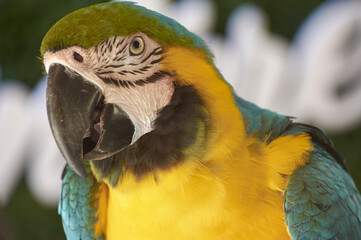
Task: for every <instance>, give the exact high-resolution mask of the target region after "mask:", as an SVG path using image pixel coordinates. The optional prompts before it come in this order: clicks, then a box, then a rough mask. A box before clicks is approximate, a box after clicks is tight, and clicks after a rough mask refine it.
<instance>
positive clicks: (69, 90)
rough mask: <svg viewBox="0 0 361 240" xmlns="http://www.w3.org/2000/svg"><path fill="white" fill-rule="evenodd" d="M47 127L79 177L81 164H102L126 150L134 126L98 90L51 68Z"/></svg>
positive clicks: (57, 66)
mask: <svg viewBox="0 0 361 240" xmlns="http://www.w3.org/2000/svg"><path fill="white" fill-rule="evenodd" d="M46 102H47V111H48V117H49V122H50V127H51V130H52V132H53V135H54V138H55V141H56V143H57V144H58V147H59V149H60V151H61V153H62V154H63V156H64V158H65V159H66V160H67V162H68V164H69V165H70V166H71V167H72V168H73V169H74V171H76V172H77V173H78V174H79V175H80V176H82V177H86V176H87V172H86V170H85V167H84V165H83V160H101V159H105V158H107V157H109V156H111V155H114V154H115V153H117V152H120V151H121V150H123V149H124V148H126V147H127V146H129V145H130V144H131V142H132V139H133V134H134V125H133V123H132V121H131V120H130V118H129V116H128V115H127V114H126V113H125V112H124V111H123V110H122V109H121V108H120V107H119V106H117V105H115V104H108V103H104V96H103V94H102V91H101V89H100V88H99V87H97V86H96V85H94V84H92V83H91V82H89V81H87V80H86V79H84V78H83V77H82V76H80V75H79V74H77V73H76V72H74V71H72V70H70V69H69V68H67V67H64V66H63V65H61V64H53V65H51V66H50V69H49V73H48V82H47V90H46Z"/></svg>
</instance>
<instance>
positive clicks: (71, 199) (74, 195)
mask: <svg viewBox="0 0 361 240" xmlns="http://www.w3.org/2000/svg"><path fill="white" fill-rule="evenodd" d="M95 188H96V183H94V181H93V179H92V177H88V178H82V177H80V176H79V175H77V174H76V173H75V172H74V171H73V169H71V167H70V166H68V165H67V166H66V167H65V169H64V172H63V186H62V190H61V197H60V202H59V209H58V211H59V214H60V215H61V217H62V221H63V227H64V231H65V235H66V237H67V239H68V240H91V239H95V237H94V224H95V222H96V218H95V214H96V211H97V209H96V208H95V202H94V201H95V199H94V196H95V195H94V189H95ZM96 239H97V240H101V239H103V238H102V237H99V238H96Z"/></svg>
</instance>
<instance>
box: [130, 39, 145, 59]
mask: <svg viewBox="0 0 361 240" xmlns="http://www.w3.org/2000/svg"><path fill="white" fill-rule="evenodd" d="M129 50H130V54H131V55H139V54H141V53H142V52H143V50H144V41H143V39H142V38H141V37H135V38H134V39H133V40H132V42H131V43H130V48H129Z"/></svg>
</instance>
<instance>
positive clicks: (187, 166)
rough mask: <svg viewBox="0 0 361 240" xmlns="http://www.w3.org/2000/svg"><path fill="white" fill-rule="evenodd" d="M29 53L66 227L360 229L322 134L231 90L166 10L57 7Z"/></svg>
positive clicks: (345, 232) (218, 235)
mask: <svg viewBox="0 0 361 240" xmlns="http://www.w3.org/2000/svg"><path fill="white" fill-rule="evenodd" d="M41 54H42V58H43V62H44V66H45V69H46V72H47V74H48V82H47V109H48V115H49V121H50V125H51V128H52V131H53V134H54V137H55V139H56V141H57V144H58V146H59V148H60V150H61V152H62V154H63V156H64V157H65V159H66V160H67V162H68V166H67V167H66V168H65V171H64V174H63V187H62V193H61V199H60V204H59V213H60V214H61V216H62V221H63V226H64V229H65V233H66V236H67V238H68V239H69V240H79V239H82V240H86V239H107V240H112V239H120V240H126V239H132V240H134V239H137V240H139V239H157V240H161V239H167V240H168V239H182V240H183V239H197V240H202V239H206V240H210V239H361V197H360V194H359V192H358V191H357V189H356V187H355V184H354V182H353V180H352V179H351V177H350V175H349V173H348V172H347V170H346V167H345V164H344V160H343V159H342V157H341V156H340V155H339V154H338V153H337V152H336V151H335V150H334V148H333V146H332V143H331V141H330V140H329V139H328V138H327V137H326V136H325V134H324V133H323V132H322V131H321V130H319V129H317V128H315V127H312V126H308V125H304V124H300V123H295V122H293V121H292V119H290V118H289V117H286V116H282V115H278V114H276V113H274V112H271V111H268V110H265V109H261V108H259V107H257V106H255V105H253V104H252V103H249V102H247V101H245V100H243V99H241V98H240V97H238V96H237V95H235V93H234V92H233V90H232V88H231V87H230V86H229V85H228V84H227V82H226V81H225V80H224V79H223V77H222V75H221V74H220V73H219V72H218V70H217V69H216V67H215V66H214V63H213V60H212V58H213V57H212V54H211V52H210V50H209V49H208V48H207V47H206V45H205V43H204V42H203V40H202V39H200V38H199V37H198V36H196V35H195V34H193V33H191V32H189V31H187V30H186V29H185V28H184V27H183V26H181V25H180V24H178V23H177V22H175V21H174V20H172V19H170V18H167V17H165V16H163V15H161V14H159V13H156V12H153V11H150V10H147V9H145V8H143V7H140V6H137V5H135V4H133V3H128V2H117V3H104V4H98V5H93V6H90V7H87V8H83V9H80V10H78V11H75V12H73V13H70V14H69V15H67V16H65V17H64V18H63V19H61V20H60V21H58V22H57V23H56V24H55V25H54V26H53V27H52V28H51V29H50V30H49V32H48V33H47V34H46V36H45V37H44V40H43V42H42V46H41Z"/></svg>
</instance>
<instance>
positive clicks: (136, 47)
mask: <svg viewBox="0 0 361 240" xmlns="http://www.w3.org/2000/svg"><path fill="white" fill-rule="evenodd" d="M133 48H135V49H139V48H140V42H139V41H138V40H135V41H134V42H133Z"/></svg>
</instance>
